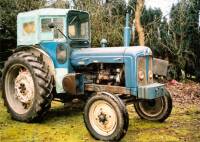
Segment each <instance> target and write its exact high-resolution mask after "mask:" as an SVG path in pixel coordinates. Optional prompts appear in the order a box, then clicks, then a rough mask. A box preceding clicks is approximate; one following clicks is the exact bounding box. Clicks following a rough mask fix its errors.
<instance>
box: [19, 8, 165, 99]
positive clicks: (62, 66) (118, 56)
mask: <svg viewBox="0 0 200 142" xmlns="http://www.w3.org/2000/svg"><path fill="white" fill-rule="evenodd" d="M70 11H73V13H74V12H78V14H80V13H85V14H88V13H87V12H83V11H78V10H69V9H68V10H67V9H40V10H34V11H30V12H25V13H21V14H19V15H18V21H17V22H18V23H17V27H18V33H17V34H18V46H20V45H23V46H25V45H37V47H39V48H41V49H42V50H43V51H45V52H46V53H47V54H48V55H49V57H50V58H51V60H52V61H53V64H54V68H55V76H54V77H55V82H56V91H57V93H65V91H64V89H63V86H62V80H63V78H64V76H65V75H66V74H68V73H74V71H75V68H76V67H79V66H87V65H89V64H93V63H121V64H124V68H125V87H126V88H127V89H128V90H130V91H131V95H134V96H136V97H139V98H145V99H153V98H156V97H158V96H159V94H158V93H156V90H157V88H158V89H159V88H161V89H160V90H162V88H163V86H164V85H163V84H150V85H146V86H138V79H137V72H138V65H137V58H138V57H140V56H145V57H146V74H147V79H148V70H149V60H150V59H149V57H148V56H151V55H152V52H151V50H150V48H148V47H145V46H134V47H132V48H129V47H130V42H131V28H130V24H129V22H130V13H129V12H130V11H129V10H128V9H127V11H126V25H125V27H124V47H112V48H110V47H106V48H104V47H102V48H81V47H90V44H87V43H90V39H89V37H88V39H84V40H83V39H82V40H81V39H78V40H77V39H70V38H69V36H68V32H69V31H68V28H67V27H68V26H67V24H68V22H67V20H68V18H67V17H68V16H69V15H70V14H69V12H70ZM43 18H51V21H52V18H62V19H63V22H64V23H63V31H62V32H63V33H64V34H65V35H66V38H64V37H62V38H61V39H55V37H54V32H53V31H54V30H55V29H54V30H53V29H52V30H51V31H48V32H47V33H45V31H44V32H42V30H41V19H43ZM24 23H29V24H30V23H31V25H32V26H33V27H34V28H35V29H34V30H33V31H28V32H29V33H26V34H27V35H26V36H24V35H25V34H24V33H23V32H24V31H23V29H22V27H23V24H24ZM33 23H34V24H33ZM29 30H30V29H29ZM67 31H68V32H67ZM59 44H62V45H63V47H64V48H65V49H66V52H67V59H66V60H64V61H65V62H62V63H61V62H59V61H58V60H57V47H58V45H59ZM38 45H39V46H38ZM70 46H72V47H73V48H72V47H70ZM30 47H32V46H30ZM61 57H62V56H61ZM85 82H86V81H84V80H83V77H82V75H81V76H80V79H79V83H77V84H79V85H80V86H79V87H80V88H81V90H82V92H83V91H84V90H83V89H84V83H85ZM141 92H143V93H141ZM144 92H147V93H144Z"/></svg>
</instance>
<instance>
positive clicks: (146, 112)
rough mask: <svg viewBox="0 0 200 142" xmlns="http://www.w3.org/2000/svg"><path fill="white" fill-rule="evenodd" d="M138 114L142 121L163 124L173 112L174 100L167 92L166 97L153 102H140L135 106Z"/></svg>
mask: <svg viewBox="0 0 200 142" xmlns="http://www.w3.org/2000/svg"><path fill="white" fill-rule="evenodd" d="M134 107H135V110H136V112H137V114H138V115H139V116H140V118H142V119H146V120H150V121H159V122H163V121H165V119H167V118H168V117H169V115H170V114H171V111H172V98H171V95H170V93H169V92H168V91H167V90H165V95H164V96H162V97H159V98H156V99H153V100H144V101H139V102H136V103H135V104H134Z"/></svg>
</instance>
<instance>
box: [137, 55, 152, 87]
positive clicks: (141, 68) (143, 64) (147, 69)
mask: <svg viewBox="0 0 200 142" xmlns="http://www.w3.org/2000/svg"><path fill="white" fill-rule="evenodd" d="M137 65H138V68H137V69H138V71H137V72H138V74H137V79H138V85H140V86H143V85H147V84H151V83H153V77H151V76H152V72H153V71H152V67H153V62H152V57H151V56H142V57H138V59H137ZM141 72H142V73H143V75H144V79H140V77H139V73H141Z"/></svg>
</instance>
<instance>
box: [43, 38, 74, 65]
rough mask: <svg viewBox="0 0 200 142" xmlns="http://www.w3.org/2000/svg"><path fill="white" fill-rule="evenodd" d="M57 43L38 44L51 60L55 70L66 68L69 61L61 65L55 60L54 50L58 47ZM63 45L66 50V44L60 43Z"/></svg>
mask: <svg viewBox="0 0 200 142" xmlns="http://www.w3.org/2000/svg"><path fill="white" fill-rule="evenodd" d="M58 44H59V43H58V42H42V43H40V46H41V48H42V50H44V51H45V52H46V53H47V54H48V55H49V56H50V57H51V59H52V60H53V63H54V66H55V68H68V65H69V60H67V61H66V62H65V63H64V64H61V63H59V62H58V61H57V58H56V48H57V46H58ZM62 44H64V47H65V48H67V47H68V45H67V44H66V43H62ZM69 55H70V54H69V52H68V57H69Z"/></svg>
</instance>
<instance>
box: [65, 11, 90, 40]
mask: <svg viewBox="0 0 200 142" xmlns="http://www.w3.org/2000/svg"><path fill="white" fill-rule="evenodd" d="M67 25H68V28H67V29H68V35H69V37H70V38H71V39H87V40H89V36H90V34H89V15H88V13H83V12H75V11H73V12H69V13H68V24H67Z"/></svg>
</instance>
